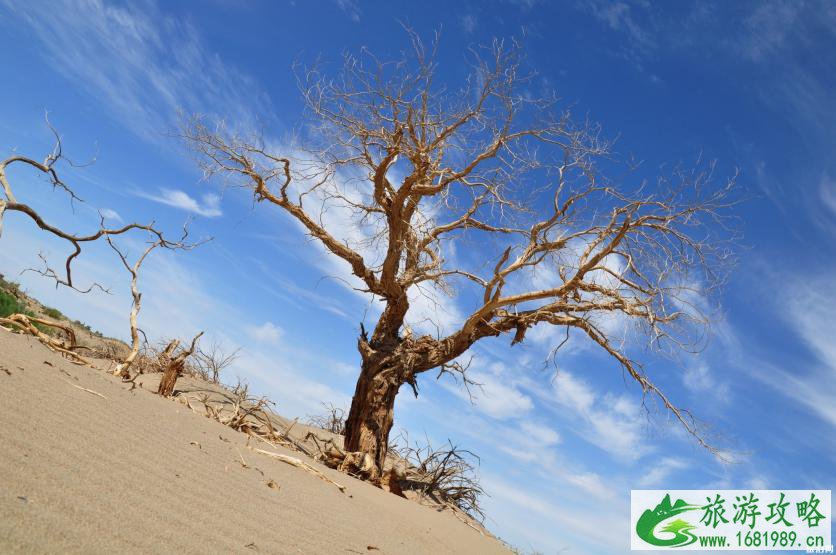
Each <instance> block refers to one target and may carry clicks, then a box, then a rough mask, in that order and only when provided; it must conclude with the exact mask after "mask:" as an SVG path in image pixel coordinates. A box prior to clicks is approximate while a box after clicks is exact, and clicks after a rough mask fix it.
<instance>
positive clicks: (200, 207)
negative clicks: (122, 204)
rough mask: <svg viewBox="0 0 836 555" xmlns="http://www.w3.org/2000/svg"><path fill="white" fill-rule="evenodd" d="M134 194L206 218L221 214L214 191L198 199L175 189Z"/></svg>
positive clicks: (219, 201) (219, 200)
mask: <svg viewBox="0 0 836 555" xmlns="http://www.w3.org/2000/svg"><path fill="white" fill-rule="evenodd" d="M134 194H135V195H136V196H138V197H141V198H145V199H148V200H152V201H154V202H158V203H160V204H165V205H166V206H172V207H174V208H179V209H181V210H185V211H186V212H191V213H193V214H197V215H199V216H204V217H206V218H216V217H218V216H221V215H222V214H223V212H222V211H221V206H220V204H221V199H220V197H219V196H218V195H216V194H214V193H206V194H205V195H203V197H202V199H201V200H200V201H198V200H197V199H195V198H193V197H191V196H190V195H189V194H188V193H186V192H185V191H180V190H177V189H160V192H159V194H156V195H153V194H149V193H144V192H141V191H137V192H135V193H134Z"/></svg>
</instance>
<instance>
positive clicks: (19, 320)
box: [0, 314, 92, 366]
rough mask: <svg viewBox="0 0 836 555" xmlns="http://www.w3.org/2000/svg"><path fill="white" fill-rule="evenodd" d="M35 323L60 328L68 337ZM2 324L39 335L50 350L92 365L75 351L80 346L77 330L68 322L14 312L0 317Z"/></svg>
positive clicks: (77, 362) (76, 362)
mask: <svg viewBox="0 0 836 555" xmlns="http://www.w3.org/2000/svg"><path fill="white" fill-rule="evenodd" d="M35 324H40V325H42V326H49V327H52V328H56V329H59V330H61V331H62V332H64V334H66V336H67V339H66V340H62V339H58V338H57V337H52V336H50V335H48V334H46V333H44V332H42V331H41V330H39V329H38V327H37V326H35ZM2 326H8V327H9V328H11V329H13V330H18V331H19V332H21V333H28V334H30V335H33V336H35V337H37V338H38V340H39V341H40V342H41V343H43V344H44V345H45V346H46V347H47V348H48V349H49V350H51V351H53V352H55V353H59V354H61V355H63V356H64V357H65V358H67V359H69V360H70V362H73V363H75V364H80V365H85V366H92V363H91V362H90V361H89V360H88V359H86V358H84V357H83V356H81V355H79V354H78V353H76V352H75V349H77V348H78V345H77V343H76V338H75V332H74V331H73V329H72V328H71V327H70V326H68V325H66V324H61V323H58V322H53V321H51V320H46V319H44V318H38V317H35V316H27V315H26V314H12V315H10V316H8V317H6V318H0V327H2Z"/></svg>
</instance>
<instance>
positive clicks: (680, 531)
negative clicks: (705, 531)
mask: <svg viewBox="0 0 836 555" xmlns="http://www.w3.org/2000/svg"><path fill="white" fill-rule="evenodd" d="M699 508H700V507H699V505H690V504H688V503H686V502H685V501H683V500H682V499H677V500H676V503H673V504H671V496H670V495H666V496H665V497H664V499H662V501H661V502H660V503H659V504H658V505H656V508H654V509H653V510H652V511H651V510H650V509H648V510H646V511H645V512H644V513H642V516H641V517H640V518H639V521H638V522H637V523H636V534H638V536H639V537H640V538H641V539H642V540H644V541H646V542H647V543H649V544H650V545H657V546H663V547H682V546H684V545H690V544H692V543H694V542H695V541H697V537H696V536H695V535H694V534H693V533H691V530H693V529H694V528H696V526H694V525H693V524H691V523H690V522H687V521H685V520H682V519H676V520H674V521H672V522H669V523H668V524H667V525H666V526H665V527H664V528H662V529H661V530H659V532H660V533H664V534H666V535H668V534H673V537H668V538H658V537H656V534H655V528H656V527H657V526H658V525H660V524H661V523H663V522H664V521H666V520H668V519H669V518H671V517H674V516H676V515H678V514H680V513H684V512H686V511H695V510H697V509H699Z"/></svg>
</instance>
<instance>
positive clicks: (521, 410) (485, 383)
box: [449, 370, 534, 420]
mask: <svg viewBox="0 0 836 555" xmlns="http://www.w3.org/2000/svg"><path fill="white" fill-rule="evenodd" d="M468 376H469V378H470V379H472V380H474V381H475V382H477V383H480V384H482V386H481V387H478V388H474V387H471V394H472V396H473V404H474V405H476V407H478V408H479V410H481V411H483V412H484V413H485V414H487V415H489V416H492V417H493V418H496V419H498V420H505V419H508V418H517V417H520V416H522V415H524V414H526V413H528V412H530V411H531V409H532V408H534V403H533V402H532V401H531V398H530V397H528V396H527V395H525V394H524V393H522V392H521V391H520V390H519V389H517V388H516V387H514V386H513V385H509V384H508V383H507V381H503V380H502V379H500V378H498V377H497V376H495V375H492V374H486V373H484V372H481V371H478V370H471V371H468ZM449 387H450V388H452V390H453V391H454V392H455V393H456V394H457V395H458V396H459V397H461V398H463V399H468V397H467V394H466V392H465V391H464V389H463V388H462V387H459V386H458V385H457V384H453V385H451V386H449Z"/></svg>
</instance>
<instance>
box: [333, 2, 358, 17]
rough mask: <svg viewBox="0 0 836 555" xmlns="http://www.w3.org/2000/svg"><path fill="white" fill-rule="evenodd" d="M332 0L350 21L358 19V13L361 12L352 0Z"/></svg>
mask: <svg viewBox="0 0 836 555" xmlns="http://www.w3.org/2000/svg"><path fill="white" fill-rule="evenodd" d="M334 2H335V3H336V4H337V7H338V8H339V9H341V10H342V11H343V12H345V13H347V14H348V16H349V17H350V18H351V20H352V21H354V22H355V23H358V22H359V21H360V14H362V13H363V12H362V11H361V10H360V7H359V6H358V5H357V3H356V2H355V1H354V0H334Z"/></svg>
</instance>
